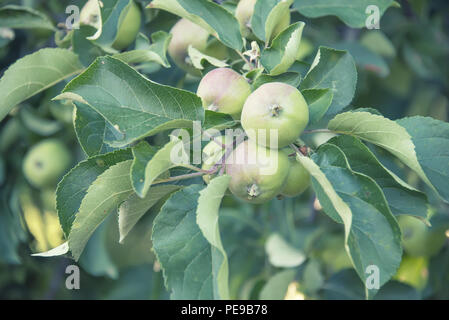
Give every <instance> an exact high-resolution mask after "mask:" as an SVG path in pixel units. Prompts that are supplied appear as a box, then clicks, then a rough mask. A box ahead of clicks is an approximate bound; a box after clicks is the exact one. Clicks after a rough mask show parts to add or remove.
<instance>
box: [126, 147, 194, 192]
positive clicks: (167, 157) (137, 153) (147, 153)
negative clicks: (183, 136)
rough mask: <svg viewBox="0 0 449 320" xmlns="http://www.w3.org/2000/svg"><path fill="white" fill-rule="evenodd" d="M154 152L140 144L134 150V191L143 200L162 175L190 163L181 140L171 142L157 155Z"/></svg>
mask: <svg viewBox="0 0 449 320" xmlns="http://www.w3.org/2000/svg"><path fill="white" fill-rule="evenodd" d="M154 151H155V150H154V149H153V148H151V147H150V146H149V145H145V144H139V145H138V146H137V148H134V149H133V154H134V163H133V167H132V183H133V187H134V190H135V191H136V193H137V194H138V195H139V196H140V197H141V198H144V197H146V195H147V193H148V190H150V187H151V184H152V183H153V182H155V181H156V179H157V178H158V177H159V176H160V175H161V174H163V173H164V172H167V171H168V170H170V169H171V168H174V167H177V166H179V165H181V164H187V163H188V161H189V156H188V155H187V153H186V152H185V150H184V145H183V142H182V141H180V140H179V139H174V140H172V141H170V142H169V143H167V144H166V145H165V146H164V147H163V148H162V149H160V150H158V151H157V152H155V153H154ZM148 159H149V161H147V160H148ZM145 161H146V164H145Z"/></svg>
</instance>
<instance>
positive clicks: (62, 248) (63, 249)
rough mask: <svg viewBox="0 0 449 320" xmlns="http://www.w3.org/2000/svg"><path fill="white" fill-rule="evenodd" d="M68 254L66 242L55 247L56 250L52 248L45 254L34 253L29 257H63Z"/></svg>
mask: <svg viewBox="0 0 449 320" xmlns="http://www.w3.org/2000/svg"><path fill="white" fill-rule="evenodd" d="M68 252H69V243H68V242H67V241H66V242H64V243H63V244H61V245H59V246H57V247H56V248H53V249H51V250H48V251H46V252H41V253H34V254H32V255H31V256H33V257H45V258H49V257H58V256H63V255H65V254H67V253H68Z"/></svg>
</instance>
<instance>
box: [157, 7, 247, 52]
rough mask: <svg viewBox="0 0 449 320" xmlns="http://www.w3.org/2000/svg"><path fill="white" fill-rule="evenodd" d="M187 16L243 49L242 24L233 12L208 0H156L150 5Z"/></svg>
mask: <svg viewBox="0 0 449 320" xmlns="http://www.w3.org/2000/svg"><path fill="white" fill-rule="evenodd" d="M149 6H150V7H151V8H158V9H162V10H166V11H169V12H171V13H173V14H176V15H178V16H180V17H183V18H186V19H188V20H190V21H192V22H194V23H196V24H198V25H200V26H201V27H203V28H204V29H206V30H207V31H209V32H210V33H211V34H213V35H215V36H217V37H218V39H220V41H221V42H223V43H224V44H225V45H227V46H228V47H231V48H233V49H235V50H241V49H242V47H243V39H242V35H241V34H240V26H239V23H238V21H237V19H236V18H235V17H234V16H233V15H232V13H231V12H229V11H228V10H226V9H225V8H224V7H222V6H220V5H218V4H217V3H215V2H212V1H208V0H196V1H191V0H154V1H152V2H151V3H150V5H149Z"/></svg>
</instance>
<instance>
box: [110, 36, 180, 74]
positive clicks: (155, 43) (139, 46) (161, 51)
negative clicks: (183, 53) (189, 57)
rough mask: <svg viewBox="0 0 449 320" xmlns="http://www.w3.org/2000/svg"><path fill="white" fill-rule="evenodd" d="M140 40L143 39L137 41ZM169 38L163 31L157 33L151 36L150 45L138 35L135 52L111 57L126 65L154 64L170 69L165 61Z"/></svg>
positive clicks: (146, 39)
mask: <svg viewBox="0 0 449 320" xmlns="http://www.w3.org/2000/svg"><path fill="white" fill-rule="evenodd" d="M140 38H143V40H142V41H139V39H140ZM171 38H172V35H171V34H169V33H167V32H165V31H157V32H154V33H152V34H151V40H152V44H151V45H150V44H149V41H148V38H146V37H145V36H144V35H142V34H139V38H138V39H137V43H136V49H135V50H131V51H126V52H122V53H117V54H115V55H113V57H114V58H117V59H120V60H122V61H123V62H125V63H127V64H138V63H145V62H156V63H158V64H160V65H161V66H164V67H165V68H170V63H169V62H168V60H167V49H168V45H169V43H170V40H171Z"/></svg>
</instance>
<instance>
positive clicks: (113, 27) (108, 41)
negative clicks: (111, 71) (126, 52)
mask: <svg viewBox="0 0 449 320" xmlns="http://www.w3.org/2000/svg"><path fill="white" fill-rule="evenodd" d="M102 4H103V6H102V7H101V28H100V29H99V30H98V32H97V33H96V34H95V35H94V36H92V37H90V39H92V40H94V42H95V43H96V44H98V45H99V46H101V47H102V48H103V49H104V50H108V51H111V49H110V47H111V46H112V44H113V43H114V41H115V39H116V37H117V34H118V25H119V19H120V14H121V13H122V11H123V10H126V8H127V6H128V5H131V0H106V1H104V0H103V1H102Z"/></svg>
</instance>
